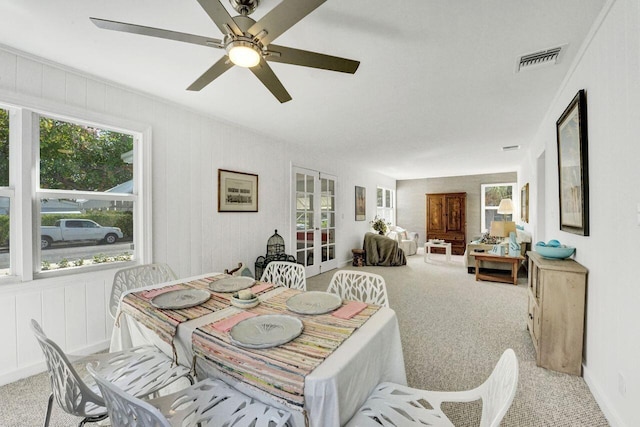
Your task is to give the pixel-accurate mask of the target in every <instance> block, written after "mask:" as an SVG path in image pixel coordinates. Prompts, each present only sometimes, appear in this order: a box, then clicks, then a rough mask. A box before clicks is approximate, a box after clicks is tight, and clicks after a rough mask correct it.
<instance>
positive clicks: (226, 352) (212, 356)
mask: <svg viewBox="0 0 640 427" xmlns="http://www.w3.org/2000/svg"><path fill="white" fill-rule="evenodd" d="M298 293H300V291H298V290H293V289H287V290H285V291H282V292H281V293H279V294H278V295H275V296H273V297H270V298H269V299H268V300H266V301H263V302H262V303H260V305H258V306H257V307H255V308H252V309H250V310H247V311H249V312H252V313H255V314H258V315H262V314H288V315H291V316H295V317H298V318H299V319H300V320H301V321H302V323H303V325H304V330H303V332H302V334H301V335H300V336H299V337H297V338H296V339H294V340H293V341H290V342H289V343H287V344H282V345H280V346H277V347H272V348H267V349H247V348H241V347H237V346H235V345H233V344H231V342H230V340H229V334H228V333H226V332H220V331H218V330H217V329H215V328H214V327H213V323H211V324H208V325H204V326H201V327H199V328H197V329H196V330H195V331H194V333H193V336H192V344H193V352H194V354H195V355H196V356H198V357H200V358H203V359H205V360H207V361H209V362H211V363H212V364H213V365H214V366H216V367H217V368H218V369H220V370H221V371H222V372H224V373H226V374H228V375H230V376H232V377H234V378H236V379H238V380H240V381H243V382H246V383H248V384H251V385H253V386H254V387H257V388H258V389H261V390H263V391H265V392H267V393H269V394H270V395H272V396H275V397H277V398H280V399H281V400H283V401H284V402H287V403H288V404H291V405H295V406H297V407H303V406H304V380H305V376H306V375H307V374H309V373H310V372H311V371H313V370H314V369H315V368H316V367H317V366H318V365H319V364H320V363H322V362H323V361H324V360H325V359H326V358H327V357H328V356H329V355H330V354H331V353H332V352H333V351H334V350H335V349H336V348H338V347H339V346H340V344H342V343H343V342H344V341H345V340H346V339H347V338H349V336H351V334H353V332H354V331H355V330H356V329H357V328H359V327H360V326H362V324H364V322H366V321H367V320H368V319H369V318H370V317H371V316H372V315H373V314H374V313H375V312H376V311H377V310H378V309H379V308H380V307H379V306H375V305H369V306H368V307H367V308H365V309H364V310H363V311H362V312H360V313H359V314H357V315H355V316H354V317H353V318H351V319H348V320H345V319H340V318H338V317H335V316H332V315H331V313H328V314H323V315H315V316H312V315H301V314H296V313H293V312H290V311H288V310H287V309H286V305H285V303H286V301H287V299H289V298H290V297H292V296H293V295H296V294H298ZM347 302H348V301H343V304H345V303H347ZM231 315H232V314H230V316H231Z"/></svg>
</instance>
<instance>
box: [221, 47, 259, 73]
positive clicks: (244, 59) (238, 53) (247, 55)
mask: <svg viewBox="0 0 640 427" xmlns="http://www.w3.org/2000/svg"><path fill="white" fill-rule="evenodd" d="M227 55H229V59H230V60H231V62H233V63H234V64H235V65H237V66H239V67H245V68H251V67H255V66H256V65H258V64H259V63H260V59H261V58H262V55H261V54H260V50H259V49H258V47H257V46H255V45H254V44H252V43H249V42H246V41H242V40H236V41H232V42H231V43H229V44H228V45H227Z"/></svg>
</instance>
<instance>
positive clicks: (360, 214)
mask: <svg viewBox="0 0 640 427" xmlns="http://www.w3.org/2000/svg"><path fill="white" fill-rule="evenodd" d="M366 218H367V189H366V188H364V187H358V186H357V185H356V221H364V220H365V219H366Z"/></svg>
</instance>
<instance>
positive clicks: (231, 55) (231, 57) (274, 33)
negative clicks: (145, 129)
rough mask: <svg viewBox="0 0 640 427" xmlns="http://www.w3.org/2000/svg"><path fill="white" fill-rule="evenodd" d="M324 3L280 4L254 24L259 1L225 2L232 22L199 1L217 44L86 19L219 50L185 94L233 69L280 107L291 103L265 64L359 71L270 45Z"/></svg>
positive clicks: (347, 63) (215, 6)
mask: <svg viewBox="0 0 640 427" xmlns="http://www.w3.org/2000/svg"><path fill="white" fill-rule="evenodd" d="M325 1H326V0H283V1H282V2H281V3H280V4H279V5H278V6H276V7H275V8H273V9H272V10H271V11H270V12H268V13H267V14H266V15H265V16H264V17H262V18H261V19H260V20H259V21H257V22H256V21H255V20H253V19H251V18H250V17H249V15H250V14H251V13H252V12H253V11H254V10H255V9H256V7H258V4H259V3H260V0H229V2H230V3H231V5H232V6H233V8H234V9H235V10H236V11H237V12H238V13H239V15H238V16H235V17H232V16H231V15H230V14H229V12H228V11H227V9H225V7H224V6H223V5H222V3H221V1H220V0H198V3H200V6H202V8H203V9H204V10H205V12H207V15H209V17H210V18H211V20H212V21H213V22H214V23H215V24H216V26H217V27H218V28H219V29H220V31H221V32H222V33H223V34H224V38H223V39H222V40H218V39H214V38H211V37H204V36H197V35H194V34H187V33H180V32H176V31H170V30H163V29H159V28H153V27H145V26H142V25H136V24H127V23H125V22H116V21H109V20H106V19H99V18H90V19H91V21H92V22H93V23H94V24H95V25H96V26H98V27H99V28H104V29H107V30H114V31H122V32H125V33H133V34H142V35H145V36H151V37H159V38H163V39H169V40H175V41H180V42H185V43H193V44H198V45H203V46H208V47H213V48H218V49H225V50H226V55H225V56H223V57H222V58H220V59H219V60H218V61H217V62H216V63H215V64H213V65H212V66H211V68H209V69H208V70H207V71H205V72H204V74H202V75H201V76H200V77H199V78H198V79H197V80H196V81H195V82H193V83H192V84H191V86H189V87H188V88H187V90H193V91H198V90H200V89H202V88H204V87H205V86H207V85H208V84H209V83H211V82H212V81H214V80H215V79H216V78H218V77H219V76H221V75H222V73H224V72H225V71H227V70H228V69H230V68H231V67H233V66H234V65H238V66H240V67H246V68H249V70H251V72H252V73H253V74H254V75H255V76H256V77H257V78H258V79H259V80H260V81H261V82H262V84H264V85H265V87H266V88H267V89H269V91H270V92H271V93H272V94H273V96H275V97H276V98H277V99H278V101H280V102H281V103H284V102H287V101H290V100H291V95H289V93H288V92H287V90H286V89H285V88H284V86H283V85H282V83H281V82H280V80H279V79H278V77H277V76H276V75H275V73H274V72H273V70H272V69H271V67H270V66H269V64H267V61H270V62H281V63H285V64H293V65H301V66H305V67H311V68H319V69H323V70H331V71H339V72H342V73H350V74H353V73H355V72H356V70H357V69H358V66H359V65H360V62H359V61H354V60H351V59H346V58H339V57H337V56H330V55H324V54H321V53H316V52H310V51H307V50H300V49H294V48H290V47H285V46H278V45H275V44H271V42H272V41H274V40H275V39H276V38H277V37H279V36H280V35H282V33H284V32H285V31H287V30H288V29H289V28H291V27H292V26H293V25H294V24H296V23H297V22H298V21H300V20H301V19H302V18H304V17H305V16H307V15H308V14H309V13H311V12H313V11H314V10H315V9H316V8H317V7H318V6H320V5H321V4H322V3H324V2H325Z"/></svg>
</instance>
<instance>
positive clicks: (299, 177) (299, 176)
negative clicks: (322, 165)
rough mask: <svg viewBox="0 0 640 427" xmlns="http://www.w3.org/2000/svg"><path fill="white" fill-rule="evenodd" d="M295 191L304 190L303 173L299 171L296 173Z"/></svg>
mask: <svg viewBox="0 0 640 427" xmlns="http://www.w3.org/2000/svg"><path fill="white" fill-rule="evenodd" d="M296 191H298V192H304V175H303V174H301V173H297V174H296Z"/></svg>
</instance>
